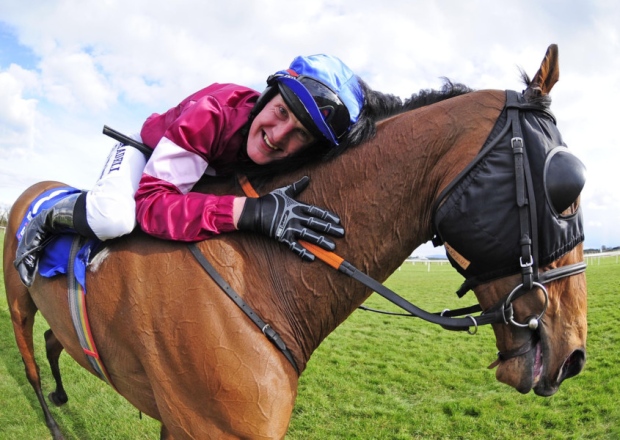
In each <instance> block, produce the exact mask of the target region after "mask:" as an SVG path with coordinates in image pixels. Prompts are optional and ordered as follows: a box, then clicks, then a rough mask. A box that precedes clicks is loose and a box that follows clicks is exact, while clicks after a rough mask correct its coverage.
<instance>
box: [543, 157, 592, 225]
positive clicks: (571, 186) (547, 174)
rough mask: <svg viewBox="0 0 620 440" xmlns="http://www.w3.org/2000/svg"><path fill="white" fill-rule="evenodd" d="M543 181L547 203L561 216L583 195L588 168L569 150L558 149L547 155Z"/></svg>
mask: <svg viewBox="0 0 620 440" xmlns="http://www.w3.org/2000/svg"><path fill="white" fill-rule="evenodd" d="M543 179H544V187H545V196H546V197H547V202H548V203H549V205H550V206H551V209H552V210H553V211H554V213H555V214H556V215H557V216H561V215H562V213H563V212H564V211H566V210H567V209H568V208H569V207H570V206H571V205H572V204H573V203H575V202H576V201H577V198H578V197H579V194H581V190H582V189H583V186H584V185H585V183H586V167H585V165H584V164H583V162H581V161H580V160H579V159H578V158H577V157H576V156H575V155H574V154H572V153H571V152H570V151H569V150H568V148H566V147H563V146H560V147H556V148H554V149H553V150H551V151H550V152H549V154H548V155H547V159H546V160H545V168H544V175H543Z"/></svg>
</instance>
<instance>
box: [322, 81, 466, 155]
mask: <svg viewBox="0 0 620 440" xmlns="http://www.w3.org/2000/svg"><path fill="white" fill-rule="evenodd" d="M358 80H359V82H360V84H361V86H362V89H363V90H364V96H365V102H364V107H363V108H362V111H361V113H360V117H359V120H358V122H357V123H356V124H355V125H354V126H353V128H352V129H351V132H350V133H349V135H348V136H347V140H346V142H345V143H344V145H342V146H341V147H340V148H338V149H335V150H336V151H333V152H332V153H331V154H328V155H327V156H326V158H327V159H330V158H332V157H334V156H337V155H339V154H341V153H342V152H343V151H344V150H346V149H347V148H350V147H354V146H356V145H359V144H362V143H364V142H366V141H368V140H370V139H372V138H373V137H374V136H375V134H376V127H375V124H376V123H377V122H378V121H381V120H383V119H387V118H389V117H392V116H396V115H398V114H401V113H404V112H406V111H409V110H414V109H417V108H420V107H424V106H427V105H431V104H435V103H436V102H440V101H444V100H446V99H449V98H453V97H455V96H459V95H463V94H465V93H469V92H472V91H473V89H470V88H469V87H467V86H465V85H463V84H460V83H453V82H452V81H450V80H449V79H447V78H443V80H444V84H443V86H442V87H441V89H439V90H434V89H423V90H420V91H419V92H418V93H414V94H412V95H411V96H410V97H409V98H407V99H405V101H403V100H401V98H399V97H398V96H395V95H392V94H387V93H382V92H379V91H377V90H373V89H371V88H370V86H368V84H366V83H365V82H364V81H363V80H362V79H361V78H358Z"/></svg>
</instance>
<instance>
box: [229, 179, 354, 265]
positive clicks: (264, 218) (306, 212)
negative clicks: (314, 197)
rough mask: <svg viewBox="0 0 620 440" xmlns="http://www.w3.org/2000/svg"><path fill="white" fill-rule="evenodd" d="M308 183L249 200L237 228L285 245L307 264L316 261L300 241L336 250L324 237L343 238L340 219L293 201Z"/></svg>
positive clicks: (293, 185)
mask: <svg viewBox="0 0 620 440" xmlns="http://www.w3.org/2000/svg"><path fill="white" fill-rule="evenodd" d="M309 183H310V178H309V177H308V176H305V177H303V178H301V179H300V180H298V181H297V182H295V183H293V184H292V185H288V186H285V187H282V188H278V189H275V190H273V191H272V192H270V193H269V194H266V195H264V196H262V197H259V198H248V199H246V202H245V206H244V207H243V211H242V212H241V216H240V217H239V221H238V222H237V228H238V229H241V230H248V231H256V232H260V233H262V234H265V235H268V236H269V237H272V238H275V239H276V240H278V241H280V242H282V243H286V244H287V245H288V247H289V249H290V250H292V251H293V252H295V253H296V254H297V255H299V256H300V257H301V259H302V260H304V261H314V255H313V254H312V253H311V252H309V251H308V250H307V249H305V248H304V247H303V246H302V245H300V244H299V243H298V242H297V240H299V239H303V240H306V241H308V242H310V243H313V244H316V245H317V246H320V247H322V248H323V249H326V250H328V251H333V250H334V249H335V248H336V245H335V244H334V242H333V241H332V240H330V239H329V238H327V237H325V235H323V234H330V235H332V236H334V237H342V236H343V235H344V228H343V227H342V226H340V225H339V223H340V219H339V218H338V216H337V215H336V214H334V213H332V212H329V211H326V210H324V209H321V208H317V207H316V206H312V205H307V204H305V203H303V202H298V201H297V200H295V199H294V197H295V196H297V195H298V194H299V193H301V192H302V191H303V190H304V189H306V187H307V186H308V184H309Z"/></svg>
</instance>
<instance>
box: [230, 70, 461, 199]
mask: <svg viewBox="0 0 620 440" xmlns="http://www.w3.org/2000/svg"><path fill="white" fill-rule="evenodd" d="M358 80H359V82H360V84H361V86H362V90H363V91H364V98H365V99H364V106H363V107H362V111H361V112H360V116H359V119H358V121H357V122H356V123H355V124H354V125H353V127H352V128H351V130H350V131H349V133H348V134H347V136H346V138H345V139H344V140H343V141H342V142H340V145H338V146H337V147H335V148H331V147H329V146H328V145H325V144H318V143H317V144H315V145H313V146H311V147H310V148H307V149H306V150H304V151H303V152H302V153H300V154H299V155H296V156H294V157H290V158H287V159H283V160H280V161H276V162H272V163H270V164H267V165H256V164H254V163H253V162H252V161H251V160H250V159H249V158H248V157H247V155H246V154H245V151H246V148H245V147H244V148H242V149H241V156H240V158H239V166H238V167H237V170H236V171H237V172H240V173H242V174H244V175H246V176H247V177H248V178H249V179H250V180H251V181H252V183H253V184H254V185H255V186H257V187H260V186H261V185H262V184H264V183H265V182H266V181H268V180H269V179H270V178H271V177H273V176H274V175H275V174H278V173H281V172H282V171H283V170H286V171H293V170H296V169H299V168H301V167H302V166H304V165H307V164H310V163H312V162H317V161H327V160H330V159H332V158H334V157H337V156H339V155H340V154H342V153H343V152H344V151H346V150H347V149H348V148H351V147H355V146H357V145H359V144H362V143H364V142H366V141H368V140H370V139H372V138H373V137H374V136H375V134H376V132H377V129H376V123H377V122H378V121H381V120H383V119H386V118H389V117H392V116H395V115H398V114H400V113H404V112H406V111H409V110H414V109H417V108H420V107H424V106H427V105H431V104H434V103H436V102H439V101H443V100H446V99H449V98H453V97H455V96H459V95H463V94H465V93H469V92H471V91H472V89H470V88H469V87H467V86H465V85H463V84H459V83H453V82H451V81H450V80H448V79H447V78H444V85H443V86H442V88H441V89H440V90H432V89H426V90H421V91H420V92H418V93H415V94H413V95H411V97H409V98H407V99H406V100H405V101H404V102H403V101H402V100H401V98H399V97H398V96H395V95H391V94H386V93H382V92H379V91H376V90H373V89H371V88H370V86H368V84H366V83H365V82H364V81H363V80H362V79H360V78H358ZM250 123H251V121H249V122H248V124H247V128H246V129H249V124H250ZM291 183H293V182H291Z"/></svg>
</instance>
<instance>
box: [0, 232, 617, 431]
mask: <svg viewBox="0 0 620 440" xmlns="http://www.w3.org/2000/svg"><path fill="white" fill-rule="evenodd" d="M0 240H3V235H2V234H1V233H0ZM0 246H1V241H0ZM587 276H588V287H589V338H588V360H587V363H586V368H585V370H584V372H583V373H582V374H581V375H579V376H577V377H576V378H573V379H570V380H568V381H566V382H565V383H564V384H563V385H562V388H561V389H560V391H559V392H558V393H557V394H556V395H555V396H552V397H550V398H541V397H537V396H535V395H533V394H528V395H521V394H519V393H517V392H516V391H514V390H513V389H511V388H509V387H508V386H506V385H503V384H500V383H498V382H497V381H496V380H495V375H494V372H493V371H492V370H488V369H487V368H486V366H487V365H488V364H489V363H491V362H492V361H493V360H494V357H495V342H494V337H493V334H492V331H491V329H490V328H481V329H480V330H479V332H478V334H477V335H475V336H469V335H467V334H464V333H456V332H449V331H446V330H443V329H441V328H439V327H438V326H434V325H431V324H428V323H424V322H420V321H417V320H415V319H411V318H402V317H401V318H399V317H389V316H385V315H377V314H371V313H369V312H364V311H356V312H355V313H353V315H352V316H351V317H350V318H349V319H348V320H347V321H346V322H345V323H344V324H343V325H342V326H340V327H339V328H338V329H337V330H336V331H335V332H334V333H333V334H332V335H330V336H329V337H328V338H327V339H326V340H325V342H324V343H323V344H322V345H321V347H320V348H319V349H318V350H317V351H316V353H315V354H314V355H313V357H312V359H311V361H310V363H309V366H308V369H307V370H306V372H305V373H304V375H303V376H302V378H301V381H300V389H299V396H298V399H297V404H296V407H295V410H294V414H293V419H292V421H291V426H290V430H289V434H288V436H287V438H290V439H355V438H359V439H411V438H416V439H417V438H419V439H506V438H520V437H530V438H531V437H533V438H545V439H614V438H620V428H618V427H619V426H620V408H618V404H617V402H618V398H619V397H620V374H619V373H620V366H619V365H620V362H618V361H619V357H620V355H619V354H618V350H617V346H618V342H620V341H619V340H620V329H619V328H618V325H617V322H618V321H619V320H620V308H618V307H617V306H616V305H615V304H616V302H617V297H618V293H619V291H620V264H618V263H617V262H616V258H615V257H611V258H603V259H600V261H594V262H592V264H590V266H589V268H588V271H587ZM460 282H461V279H460V277H459V275H458V274H457V273H456V272H455V271H454V270H453V269H452V268H451V267H450V266H449V265H447V264H446V265H443V266H440V265H437V264H434V265H432V266H431V268H430V272H429V271H428V268H427V266H425V265H421V264H417V265H412V264H410V263H407V264H405V265H403V267H402V268H401V270H399V271H397V272H396V273H395V274H394V275H393V276H392V277H391V278H390V279H389V280H388V283H387V284H388V286H389V287H391V288H392V289H394V290H395V291H397V292H399V293H401V294H402V295H403V296H405V297H407V298H409V299H410V300H412V301H414V302H415V304H416V305H418V306H420V307H423V308H426V309H428V310H432V311H436V310H442V309H444V308H446V307H448V308H456V307H461V306H463V305H465V303H466V305H469V304H470V303H471V302H472V301H474V299H473V296H471V297H468V298H466V299H463V300H458V299H457V298H456V296H455V295H454V294H453V293H452V292H454V290H455V289H456V288H457V287H458V286H459V283H460ZM1 289H2V290H3V289H4V286H3V284H2V288H1ZM470 295H471V294H470ZM367 304H368V305H370V306H371V307H378V308H384V309H393V307H391V305H389V304H386V302H385V301H384V300H382V299H381V298H379V297H375V296H373V297H371V299H370V300H369V301H368V303H367ZM36 329H37V336H36V341H35V342H36V348H37V354H38V359H39V364H40V366H41V374H42V380H43V389H44V392H45V393H46V394H47V393H49V392H50V391H51V390H52V385H53V379H52V377H51V373H50V372H49V368H48V366H47V362H46V360H45V355H44V349H43V344H42V341H43V336H42V333H43V331H45V329H46V326H45V322H44V321H43V319H39V320H38V322H37V325H36ZM61 369H62V370H63V375H64V380H65V385H66V388H67V392H68V394H69V399H70V400H69V403H68V404H67V405H65V406H64V407H61V408H52V411H53V413H54V415H55V417H56V420H57V421H58V422H59V424H60V425H61V429H62V430H63V433H64V434H65V436H66V438H67V439H80V440H81V439H104V438H105V439H146V438H150V439H156V438H158V432H159V426H158V423H157V422H156V421H154V420H151V419H149V418H147V417H144V418H143V419H142V420H140V419H139V414H138V411H137V410H136V409H134V408H133V407H131V406H130V405H129V404H128V403H127V402H125V401H124V400H123V399H122V398H120V397H119V396H118V395H117V394H115V392H114V391H112V390H111V389H110V388H109V387H107V386H106V385H105V384H104V383H103V382H101V381H100V380H99V379H97V378H95V377H94V376H91V375H90V374H89V373H86V372H85V371H84V370H82V369H81V368H79V367H78V366H77V364H76V363H75V362H74V361H73V360H71V359H70V358H69V357H68V356H67V355H66V354H63V355H62V357H61ZM0 396H2V398H1V399H2V402H3V403H2V405H0V439H4V438H7V439H9V438H10V439H16V440H21V439H24V440H26V439H27V440H31V439H45V438H49V434H48V431H47V428H46V427H45V424H44V422H43V417H42V414H41V411H40V409H39V405H38V402H37V400H36V398H35V396H34V393H33V391H32V389H31V387H30V385H29V384H28V382H27V380H26V378H25V375H24V372H23V366H22V363H21V359H20V357H19V353H18V351H17V348H16V347H15V342H14V339H13V331H12V328H11V325H10V319H9V314H8V310H7V304H6V299H5V296H4V293H3V292H1V293H0Z"/></svg>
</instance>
